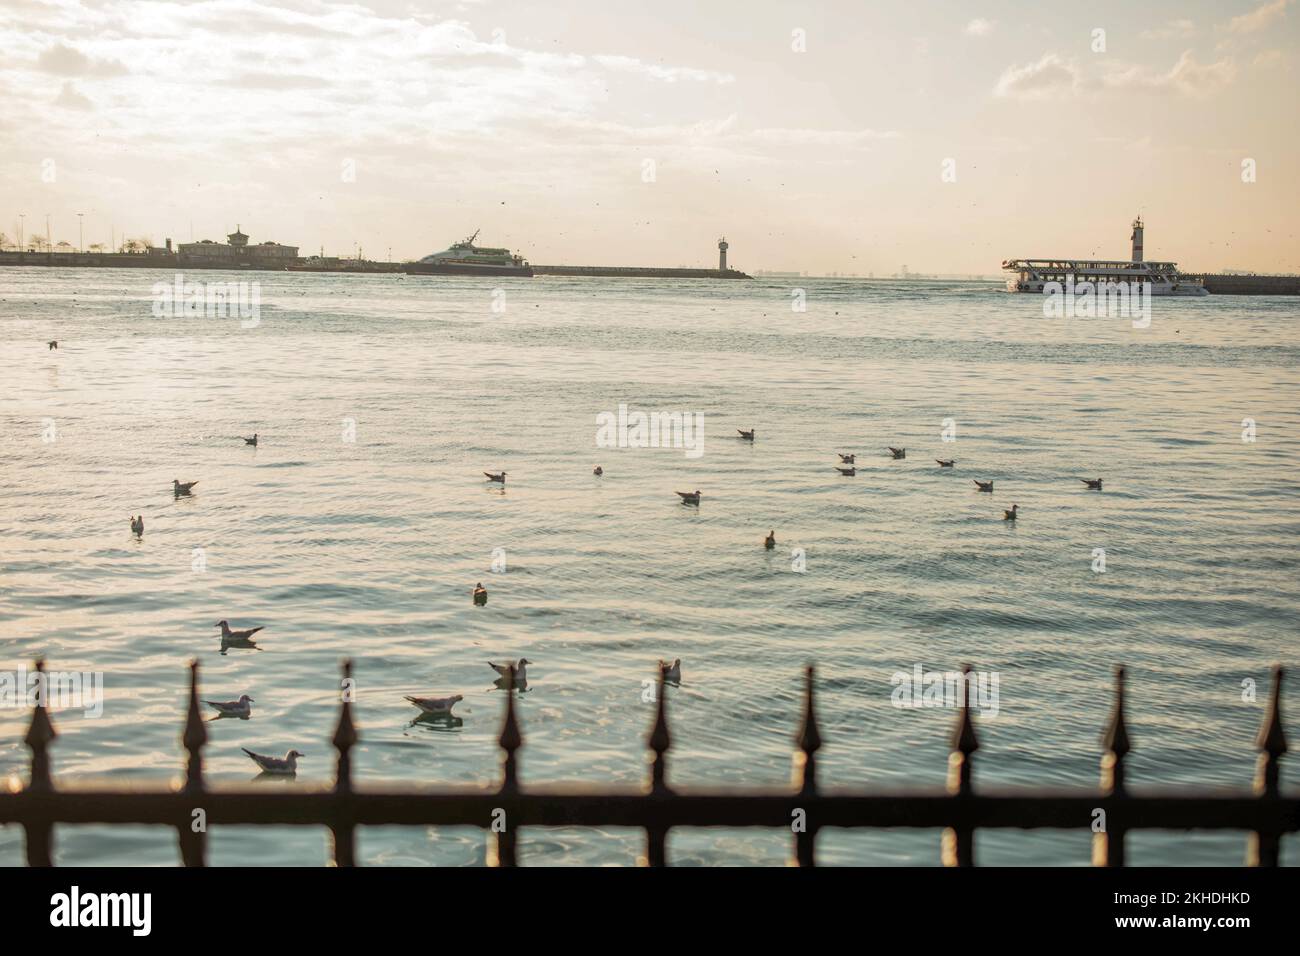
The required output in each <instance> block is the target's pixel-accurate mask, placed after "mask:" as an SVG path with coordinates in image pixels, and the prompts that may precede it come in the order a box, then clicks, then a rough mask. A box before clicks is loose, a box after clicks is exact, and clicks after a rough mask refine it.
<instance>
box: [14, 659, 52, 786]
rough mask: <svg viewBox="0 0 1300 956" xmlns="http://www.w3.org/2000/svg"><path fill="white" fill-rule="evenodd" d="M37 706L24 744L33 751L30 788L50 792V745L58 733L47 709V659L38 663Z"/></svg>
mask: <svg viewBox="0 0 1300 956" xmlns="http://www.w3.org/2000/svg"><path fill="white" fill-rule="evenodd" d="M36 674H37V677H36V690H37V694H36V706H35V708H33V710H32V723H31V726H30V727H28V728H27V735H26V736H25V737H23V743H25V744H26V745H27V746H28V747H30V748H31V751H32V772H31V780H30V782H29V783H28V788H29V789H31V790H49V789H50V788H51V787H52V786H53V784H52V782H51V778H50V749H49V748H50V744H52V743H53V742H54V740H55V738H56V737H58V736H59V735H58V732H57V731H56V730H55V729H54V724H53V723H51V722H50V715H49V712H48V711H47V710H46V709H45V701H46V699H47V697H48V694H47V689H46V677H45V658H43V657H42V658H39V659H38V660H37V661H36Z"/></svg>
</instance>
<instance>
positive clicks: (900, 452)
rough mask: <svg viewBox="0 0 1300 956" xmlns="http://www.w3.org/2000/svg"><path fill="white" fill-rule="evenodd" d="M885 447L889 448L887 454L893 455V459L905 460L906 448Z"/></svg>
mask: <svg viewBox="0 0 1300 956" xmlns="http://www.w3.org/2000/svg"><path fill="white" fill-rule="evenodd" d="M885 447H886V448H889V453H890V454H891V455H893V456H894V457H895V458H906V457H907V449H906V448H890V447H889V446H888V445H886V446H885Z"/></svg>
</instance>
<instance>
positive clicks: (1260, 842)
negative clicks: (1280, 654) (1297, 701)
mask: <svg viewBox="0 0 1300 956" xmlns="http://www.w3.org/2000/svg"><path fill="white" fill-rule="evenodd" d="M1282 674H1283V671H1282V665H1281V664H1274V665H1273V699H1272V700H1271V701H1269V707H1268V714H1267V716H1265V718H1264V724H1263V726H1261V727H1260V728H1259V735H1258V736H1257V737H1256V738H1255V748H1256V749H1257V750H1259V760H1258V761H1257V763H1256V764H1255V794H1256V795H1257V796H1258V797H1259V800H1260V803H1261V804H1262V805H1263V806H1265V807H1267V808H1268V809H1269V811H1270V813H1272V812H1273V811H1274V810H1275V808H1276V804H1277V800H1278V798H1279V797H1280V796H1281V791H1280V789H1279V786H1278V779H1279V776H1280V773H1281V770H1282V767H1281V763H1282V755H1283V754H1285V753H1286V750H1287V748H1286V731H1285V730H1284V729H1283V727H1282ZM1281 843H1282V839H1281V834H1280V833H1279V832H1278V829H1277V827H1276V826H1274V825H1271V824H1270V825H1269V826H1267V827H1261V828H1260V829H1258V830H1256V831H1255V832H1254V833H1252V834H1251V835H1250V842H1249V843H1248V844H1247V849H1246V865H1247V866H1277V865H1278V864H1279V863H1280V862H1281V860H1280V857H1281Z"/></svg>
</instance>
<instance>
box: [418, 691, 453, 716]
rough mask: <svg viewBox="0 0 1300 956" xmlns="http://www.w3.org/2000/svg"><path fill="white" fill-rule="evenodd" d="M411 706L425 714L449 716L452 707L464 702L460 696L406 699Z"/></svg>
mask: <svg viewBox="0 0 1300 956" xmlns="http://www.w3.org/2000/svg"><path fill="white" fill-rule="evenodd" d="M406 699H407V700H409V701H410V702H411V703H412V704H414V705H415V706H416V707H419V708H420V710H422V711H424V712H425V713H426V714H450V713H451V709H452V707H454V706H456V704H457V703H459V702H460V701H462V700H464V699H465V698H464V697H462V696H461V695H460V694H453V695H452V696H451V697H407V698H406Z"/></svg>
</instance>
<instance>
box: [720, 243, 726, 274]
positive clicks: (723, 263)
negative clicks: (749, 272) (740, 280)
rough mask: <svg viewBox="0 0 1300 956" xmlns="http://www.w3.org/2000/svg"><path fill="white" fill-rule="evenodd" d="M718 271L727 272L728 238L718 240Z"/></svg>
mask: <svg viewBox="0 0 1300 956" xmlns="http://www.w3.org/2000/svg"><path fill="white" fill-rule="evenodd" d="M718 271H719V272H726V271H727V237H726V236H723V237H722V238H721V239H719V240H718Z"/></svg>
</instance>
